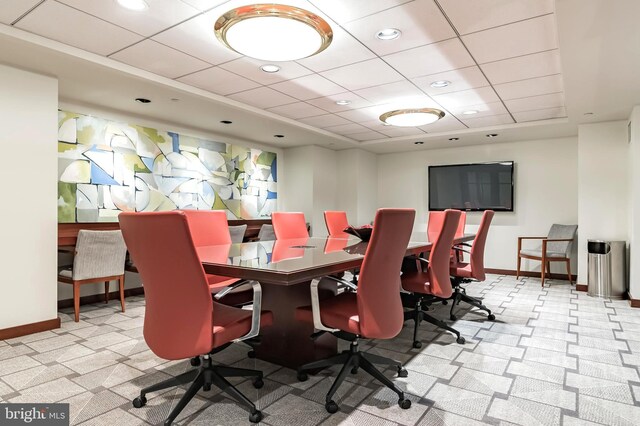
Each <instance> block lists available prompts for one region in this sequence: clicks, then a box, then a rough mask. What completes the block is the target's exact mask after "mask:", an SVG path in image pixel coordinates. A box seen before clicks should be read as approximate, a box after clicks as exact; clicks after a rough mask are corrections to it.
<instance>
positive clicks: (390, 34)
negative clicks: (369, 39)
mask: <svg viewBox="0 0 640 426" xmlns="http://www.w3.org/2000/svg"><path fill="white" fill-rule="evenodd" d="M401 34H402V31H400V30H399V29H397V28H385V29H383V30H380V31H378V32H377V33H376V37H377V38H379V39H380V40H395V39H397V38H398V37H400V35H401Z"/></svg>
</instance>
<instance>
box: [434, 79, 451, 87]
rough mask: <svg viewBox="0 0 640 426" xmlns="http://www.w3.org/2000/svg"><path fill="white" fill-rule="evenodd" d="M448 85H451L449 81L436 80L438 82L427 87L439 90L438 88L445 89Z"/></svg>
mask: <svg viewBox="0 0 640 426" xmlns="http://www.w3.org/2000/svg"><path fill="white" fill-rule="evenodd" d="M450 84H451V82H450V81H449V80H438V81H434V82H433V83H431V84H430V85H429V86H431V87H435V88H440V87H447V86H448V85H450Z"/></svg>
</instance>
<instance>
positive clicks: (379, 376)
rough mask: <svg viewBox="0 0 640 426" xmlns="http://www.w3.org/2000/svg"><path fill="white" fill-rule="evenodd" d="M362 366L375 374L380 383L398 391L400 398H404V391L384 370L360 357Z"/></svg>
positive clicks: (371, 373) (374, 376)
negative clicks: (383, 372)
mask: <svg viewBox="0 0 640 426" xmlns="http://www.w3.org/2000/svg"><path fill="white" fill-rule="evenodd" d="M360 367H362V369H363V370H364V371H366V372H367V373H369V374H370V375H371V376H373V378H374V379H376V380H378V381H379V382H380V383H382V384H383V385H385V386H386V387H388V388H389V389H391V390H392V391H394V392H395V393H397V394H398V398H399V399H400V400H404V392H402V391H401V390H400V389H398V387H397V386H396V385H395V384H394V383H393V382H392V381H391V379H389V378H388V377H387V376H385V375H384V374H382V372H381V371H380V370H378V369H377V368H376V367H375V366H374V365H373V364H371V363H370V362H369V360H368V359H366V358H362V359H360Z"/></svg>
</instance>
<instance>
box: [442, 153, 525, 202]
mask: <svg viewBox="0 0 640 426" xmlns="http://www.w3.org/2000/svg"><path fill="white" fill-rule="evenodd" d="M513 166H514V163H513V161H500V162H495V163H477V164H452V165H445V166H429V210H446V209H458V210H466V211H483V210H495V211H503V212H512V211H513Z"/></svg>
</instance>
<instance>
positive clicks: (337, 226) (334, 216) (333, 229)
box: [324, 210, 349, 238]
mask: <svg viewBox="0 0 640 426" xmlns="http://www.w3.org/2000/svg"><path fill="white" fill-rule="evenodd" d="M324 223H325V225H327V232H329V236H331V237H343V238H349V234H347V233H346V232H344V229H345V228H346V227H348V226H349V221H348V220H347V213H346V212H342V211H331V210H327V211H325V212H324Z"/></svg>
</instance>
